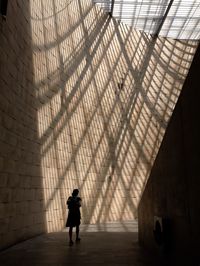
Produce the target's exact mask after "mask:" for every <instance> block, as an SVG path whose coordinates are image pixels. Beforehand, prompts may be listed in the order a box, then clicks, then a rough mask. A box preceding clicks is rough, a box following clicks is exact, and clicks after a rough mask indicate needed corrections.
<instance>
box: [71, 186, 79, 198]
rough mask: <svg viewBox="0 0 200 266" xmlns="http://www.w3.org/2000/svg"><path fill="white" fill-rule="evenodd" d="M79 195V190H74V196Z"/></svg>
mask: <svg viewBox="0 0 200 266" xmlns="http://www.w3.org/2000/svg"><path fill="white" fill-rule="evenodd" d="M78 193H79V190H78V189H77V188H76V189H74V190H73V192H72V196H77V195H78Z"/></svg>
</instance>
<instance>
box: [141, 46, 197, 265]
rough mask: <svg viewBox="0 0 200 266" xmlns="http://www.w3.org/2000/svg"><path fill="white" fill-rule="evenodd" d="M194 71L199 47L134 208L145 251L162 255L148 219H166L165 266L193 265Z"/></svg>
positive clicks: (195, 150)
mask: <svg viewBox="0 0 200 266" xmlns="http://www.w3.org/2000/svg"><path fill="white" fill-rule="evenodd" d="M199 69H200V47H199V48H198V51H197V53H196V55H195V58H194V61H193V63H192V66H191V69H190V72H189V74H188V76H187V79H186V82H185V84H184V87H183V90H182V93H181V96H180V98H179V100H178V103H177V105H176V108H175V110H174V113H173V115H172V118H171V121H170V123H169V126H168V128H167V130H166V134H165V136H164V139H163V142H162V145H161V147H160V150H159V153H158V157H157V158H156V160H155V164H154V166H153V169H152V172H151V175H150V177H149V180H148V182H147V185H146V188H145V191H144V193H143V196H142V199H141V203H140V205H139V237H140V242H141V243H143V244H144V245H145V246H146V247H148V248H151V249H154V250H156V251H159V252H161V251H162V248H163V247H162V246H161V247H159V246H157V245H156V242H155V239H154V238H153V229H154V216H160V217H163V218H167V219H168V220H169V225H170V227H169V229H170V230H169V234H168V235H169V236H170V239H169V241H168V247H167V248H168V252H169V254H170V255H171V258H172V259H173V262H174V263H175V261H177V262H176V263H175V264H172V263H171V262H168V264H166V265H199V259H200V255H199V246H200V227H199V224H200V201H199V195H200V179H199V176H200V170H199V161H200V142H199V136H200V124H199V97H200V91H199ZM168 259H170V257H168ZM180 260H182V262H181V264H179V263H180Z"/></svg>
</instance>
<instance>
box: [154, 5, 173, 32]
mask: <svg viewBox="0 0 200 266" xmlns="http://www.w3.org/2000/svg"><path fill="white" fill-rule="evenodd" d="M173 2H174V0H170V2H169V4H168V6H167V9H166V11H165V14H164V16H163V18H162V21H161V23H160V25H159V26H158V29H157V31H156V33H155V35H156V36H158V35H159V33H160V31H161V29H162V26H163V24H164V22H165V19H166V17H167V15H168V13H169V10H170V8H171V6H172V4H173Z"/></svg>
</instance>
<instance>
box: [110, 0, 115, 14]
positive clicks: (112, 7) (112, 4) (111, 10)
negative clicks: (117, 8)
mask: <svg viewBox="0 0 200 266" xmlns="http://www.w3.org/2000/svg"><path fill="white" fill-rule="evenodd" d="M114 4H115V0H112V3H111V9H110V15H111V16H112V15H113V9H114Z"/></svg>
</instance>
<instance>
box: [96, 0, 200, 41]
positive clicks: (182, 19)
mask: <svg viewBox="0 0 200 266" xmlns="http://www.w3.org/2000/svg"><path fill="white" fill-rule="evenodd" d="M93 2H94V3H96V4H98V5H99V6H100V7H102V8H103V9H104V10H105V11H106V12H110V13H111V14H112V15H113V17H115V18H116V19H117V20H119V21H121V22H124V23H126V24H128V25H130V26H133V27H134V28H136V29H138V30H143V31H145V32H147V33H150V34H159V35H160V36H164V37H170V38H173V39H192V40H194V39H195V40H199V39H200V0H93Z"/></svg>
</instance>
